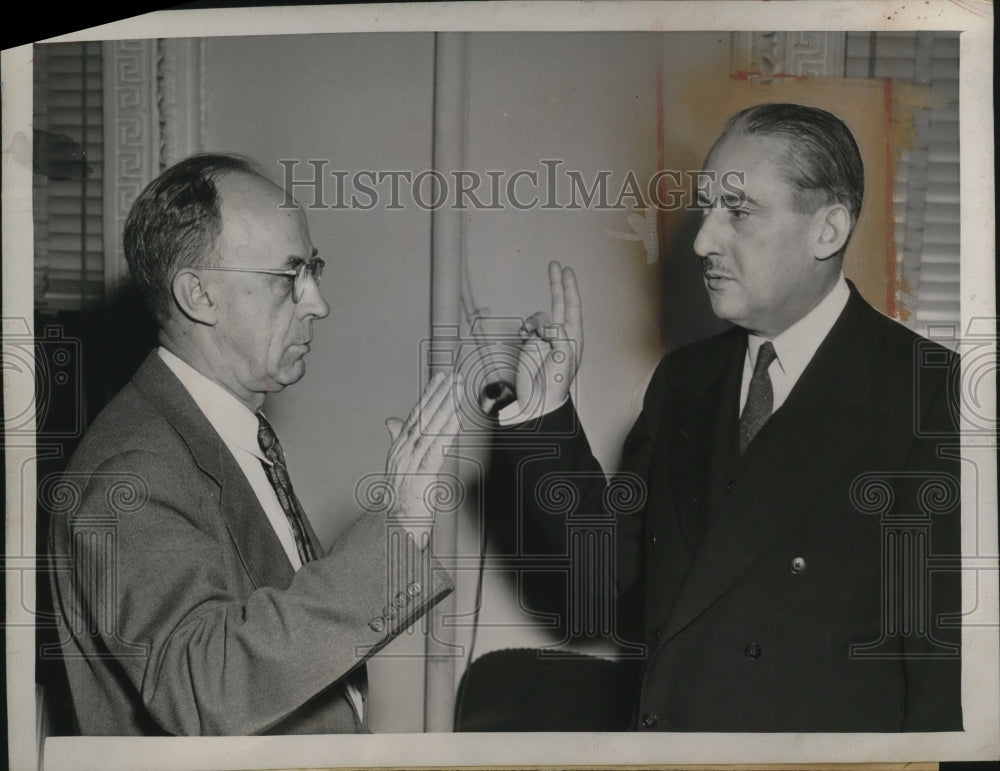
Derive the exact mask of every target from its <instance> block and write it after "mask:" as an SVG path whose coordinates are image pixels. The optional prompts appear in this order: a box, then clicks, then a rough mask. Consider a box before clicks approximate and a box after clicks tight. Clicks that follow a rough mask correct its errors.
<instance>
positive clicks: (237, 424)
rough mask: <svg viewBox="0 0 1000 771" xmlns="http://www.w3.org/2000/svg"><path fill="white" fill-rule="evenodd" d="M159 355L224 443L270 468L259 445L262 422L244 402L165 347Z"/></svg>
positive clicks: (157, 350) (161, 348) (159, 351)
mask: <svg viewBox="0 0 1000 771" xmlns="http://www.w3.org/2000/svg"><path fill="white" fill-rule="evenodd" d="M156 352H157V353H158V354H159V356H160V358H161V359H163V363H164V364H166V365H167V366H168V367H169V368H170V371H171V372H173V373H174V374H175V375H176V376H177V379H178V380H180V381H181V385H183V386H184V388H185V389H186V390H187V392H188V393H189V394H191V398H192V399H194V403H195V404H197V405H198V409H200V410H201V411H202V413H203V414H204V415H205V417H206V418H207V419H208V422H209V423H211V424H212V428H214V429H215V431H216V433H217V434H218V435H219V436H220V437H221V438H222V441H223V442H225V443H226V444H227V445H228V446H230V447H239V448H240V449H242V450H246V451H247V452H249V453H250V454H251V455H255V456H256V457H258V458H260V459H261V460H262V461H264V463H267V464H269V465H270V461H269V460H268V459H267V458H266V457H265V456H264V453H263V451H262V450H261V449H260V444H259V442H258V441H257V430H258V428H259V426H260V422H259V421H258V420H257V416H256V415H255V414H254V413H253V412H251V411H250V409H249V408H248V407H247V406H246V405H245V404H244V403H243V402H241V401H240V400H239V399H237V398H236V397H235V396H233V395H232V394H231V393H229V391H227V390H226V389H225V388H223V387H222V386H221V385H219V384H218V383H216V382H215V381H213V380H209V379H208V378H207V377H205V376H204V375H203V374H201V373H200V372H199V371H198V370H196V369H195V368H194V367H192V366H191V365H190V364H188V363H187V362H186V361H184V360H183V359H181V358H180V357H178V356H177V355H176V354H173V353H171V352H170V351H168V350H167V349H166V348H164V347H163V346H160V347H159V348H157V349H156Z"/></svg>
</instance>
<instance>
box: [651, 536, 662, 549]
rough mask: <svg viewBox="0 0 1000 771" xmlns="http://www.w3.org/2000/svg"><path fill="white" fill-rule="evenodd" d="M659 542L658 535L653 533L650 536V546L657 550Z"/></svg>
mask: <svg viewBox="0 0 1000 771" xmlns="http://www.w3.org/2000/svg"><path fill="white" fill-rule="evenodd" d="M659 542H660V541H659V539H658V538H657V537H656V533H651V534H650V536H649V545H650V547H651V548H653V549H655V548H656V544H658V543H659Z"/></svg>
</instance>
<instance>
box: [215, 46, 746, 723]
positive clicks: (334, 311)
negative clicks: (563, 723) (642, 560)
mask: <svg viewBox="0 0 1000 771" xmlns="http://www.w3.org/2000/svg"><path fill="white" fill-rule="evenodd" d="M467 51H468V60H467V69H466V75H467V89H466V94H467V96H466V137H465V154H466V159H467V162H466V168H467V169H469V170H476V171H479V172H480V173H485V172H486V171H487V170H502V171H504V172H505V173H506V174H507V175H509V174H513V173H514V172H515V171H516V170H518V169H527V170H532V169H534V170H536V171H538V172H539V173H540V174H544V166H542V165H541V163H540V162H541V161H542V160H555V159H558V160H561V161H562V162H563V163H562V165H561V167H560V173H564V172H565V171H566V170H570V169H572V170H577V171H579V172H581V173H582V174H583V176H584V179H585V180H586V181H587V182H588V184H589V182H590V181H591V180H592V179H593V175H594V174H595V173H596V172H597V171H599V170H605V169H606V170H609V171H611V172H612V173H611V176H610V178H609V190H610V191H611V197H612V198H615V197H617V192H618V190H619V186H620V185H621V184H622V182H623V180H624V177H625V175H626V174H627V173H628V172H629V171H631V172H633V173H634V174H635V176H636V178H637V179H638V180H639V181H640V183H641V184H642V185H643V186H645V184H646V181H647V180H648V179H649V177H650V176H651V175H652V174H653V173H654V172H655V171H656V170H657V168H658V167H659V164H661V163H663V164H666V165H667V167H676V164H677V163H680V162H681V161H682V160H683V161H684V162H688V161H687V159H689V158H695V157H697V158H699V159H700V156H701V155H702V154H703V153H704V150H705V149H706V147H705V142H706V141H707V139H708V138H707V137H705V136H697V135H694V136H692V135H685V133H684V132H683V131H682V130H680V129H679V128H676V127H674V128H672V124H671V121H670V114H671V109H672V105H675V104H680V103H682V95H684V89H686V88H688V89H689V88H690V87H691V85H692V83H697V82H699V81H701V82H704V83H706V84H712V83H717V82H719V79H722V80H725V79H726V78H727V77H728V64H729V36H728V34H725V33H705V34H690V33H687V34H685V35H683V36H679V35H663V34H647V33H629V34H617V33H595V34H591V33H565V34H561V33H544V34H543V33H510V34H485V33H483V34H470V35H469V39H468V48H467ZM204 69H205V73H206V105H205V106H206V111H207V112H206V123H205V126H206V131H205V149H207V150H235V151H239V152H244V153H247V154H249V155H251V156H253V157H254V158H256V159H257V160H258V161H260V162H261V163H262V164H263V165H264V167H265V168H266V169H267V170H268V171H270V172H272V173H273V175H274V176H275V177H276V178H280V177H281V176H282V173H283V172H282V169H281V167H280V166H279V165H278V164H277V161H278V160H279V159H289V158H292V159H300V160H301V161H303V163H300V165H299V166H298V168H297V170H296V177H297V178H298V179H302V178H305V177H310V176H311V175H312V173H313V172H312V168H311V167H310V166H308V165H306V164H305V163H304V161H306V160H309V159H329V162H330V163H329V166H328V167H327V168H328V169H344V170H350V171H352V172H353V171H356V170H360V169H375V170H390V169H406V170H412V171H413V172H414V173H417V172H419V171H421V170H424V169H430V168H432V152H431V151H432V137H433V133H432V132H433V128H432V127H433V87H434V37H433V35H430V34H384V35H349V34H345V35H329V36H300V37H270V38H246V37H239V38H212V39H208V40H206V41H205V58H204ZM658 89H660V96H659V97H658V94H657V92H658ZM710 93H711V90H710V89H706V94H708V95H710ZM660 104H662V105H663V107H664V109H663V114H662V115H661V114H660V107H659V105H660ZM658 134H660V135H662V136H663V137H665V139H664V142H663V144H662V145H661V144H660V143H659V140H658ZM565 183H566V180H565V179H563V180H562V182H561V183H560V184H561V187H560V191H559V198H560V200H566V199H568V187H567V186H566V184H565ZM295 194H296V197H297V198H298V199H299V200H300V202H301V203H303V205H306V206H308V205H309V204H310V203H311V202H312V200H313V193H312V191H310V190H309V189H307V188H297V189H296V191H295ZM328 202H329V201H328V200H327V201H324V203H328ZM410 203H411V204H412V201H410ZM633 213H635V212H633V210H632V209H631V208H630V209H629V210H628V211H593V210H588V209H583V210H579V211H571V210H559V211H543V210H540V209H538V208H535V209H533V210H530V211H516V210H513V209H511V208H509V207H507V208H505V209H504V210H502V211H482V210H481V211H469V212H467V213H465V214H464V215H462V216H463V217H464V226H465V254H466V258H467V261H468V266H469V278H470V283H471V288H472V293H473V296H474V300H475V302H476V304H477V305H478V306H480V307H483V306H487V307H489V308H490V309H492V312H493V314H494V315H497V316H509V317H518V316H526V315H528V314H530V313H531V312H533V311H535V310H537V309H547V308H548V307H549V289H548V281H547V278H546V263H547V262H548V261H549V260H550V259H558V260H561V261H562V262H564V263H565V264H568V265H572V266H573V268H574V269H575V270H576V273H577V276H578V278H579V281H580V286H581V292H582V295H583V308H584V325H585V330H586V345H585V354H584V364H583V368H582V369H581V371H580V374H579V377H578V378H577V383H576V387H575V389H574V394H575V399H576V403H577V406H578V408H579V412H580V415H581V418H582V421H583V424H584V426H585V428H586V430H587V433H588V435H589V437H590V440H591V443H592V446H593V448H594V451H595V453H596V455H597V456H598V458H599V459H600V460H601V461H602V463H604V464H605V467H606V469H607V470H611V469H612V468H613V467H614V465H615V464H616V462H617V459H618V453H619V450H620V446H621V441H622V439H623V438H624V435H625V433H626V431H627V429H628V427H629V425H630V424H631V423H632V421H633V420H634V419H635V417H636V415H637V414H638V411H639V407H640V405H641V400H642V395H643V391H644V389H645V384H646V381H647V380H648V377H649V375H650V373H651V371H652V369H653V367H654V366H655V364H656V362H657V361H658V360H659V358H660V356H661V352H662V349H663V346H664V344H665V343H667V342H669V341H666V340H665V339H664V336H663V334H662V331H661V326H662V319H661V315H662V313H661V311H662V308H661V287H660V284H661V276H662V270H663V266H662V265H661V262H660V259H659V258H660V254H659V252H658V251H656V250H654V251H652V252H650V251H647V249H646V248H645V246H644V244H643V243H642V242H641V241H634V240H625V239H623V238H622V237H621V236H622V234H629V233H634V232H635V231H634V230H633V228H632V226H631V225H630V224H629V220H628V215H630V214H633ZM638 214H640V215H643V214H644V212H642V211H641V210H639V211H638ZM307 216H308V219H309V224H310V229H311V233H312V237H313V240H314V242H315V243H316V245H317V246H318V248H319V249H320V253H321V256H323V257H324V259H326V260H327V269H326V273H325V275H324V279H323V285H322V286H323V292H324V295H325V296H326V298H327V300H328V301H329V303H330V306H331V314H330V316H329V317H328V318H327V319H326V320H324V321H321V322H318V326H317V329H316V335H315V340H314V344H313V350H312V353H311V354H310V356H309V358H308V359H307V367H308V371H307V375H306V377H305V379H304V380H303V381H302V382H300V383H299V384H297V385H295V386H294V387H293V388H290V389H289V390H288V391H287V392H286V393H282V394H278V395H276V396H273V397H271V398H269V400H268V404H267V405H266V409H267V411H268V414H269V415H270V416H271V417H272V419H273V423H274V425H275V428H276V430H277V431H278V433H279V435H280V436H281V438H282V442H283V444H284V446H285V448H286V454H287V456H288V460H289V466H290V468H291V470H292V475H293V480H294V483H295V486H296V490H297V492H298V494H299V497H300V498H301V499H302V501H303V504H304V505H305V507H306V509H307V511H309V512H310V517H311V519H312V520H313V522H314V523H315V525H316V528H317V531H318V532H319V534H320V536H321V538H322V539H323V540H324V541H325V542H326V543H330V542H331V541H332V540H333V539H334V538H335V537H336V536H337V534H338V533H340V532H342V531H343V530H344V529H345V528H346V527H347V526H348V525H349V524H350V523H351V522H352V521H353V520H354V519H355V518H356V517H357V516H358V515H359V513H360V508H359V507H358V506H357V504H356V503H355V501H354V494H355V492H354V491H355V485H356V484H357V483H358V482H359V480H361V479H362V478H364V477H365V476H366V475H369V474H372V473H378V472H380V471H381V470H382V469H383V466H384V459H385V452H386V449H387V448H388V443H389V442H388V435H387V433H386V430H385V428H384V427H383V421H384V419H385V418H386V417H388V416H390V415H398V416H404V415H405V413H406V411H408V410H409V408H410V406H411V405H412V404H413V403H414V402H415V400H416V399H417V397H418V395H419V392H420V389H421V386H422V384H423V381H424V371H423V369H422V364H421V348H422V345H424V341H425V340H426V339H427V337H428V335H429V332H430V291H431V284H430V281H431V277H430V228H431V214H430V212H428V211H425V210H422V209H420V208H419V207H416V206H413V205H409V206H406V207H405V208H404V209H402V210H396V211H387V210H385V209H384V207H382V206H379V207H377V208H376V209H374V210H372V211H370V212H363V211H333V210H329V209H326V210H318V209H308V210H307ZM661 224H662V223H661ZM641 227H644V226H641ZM652 227H653V228H654V230H655V229H656V227H657V223H655V222H653V223H652ZM616 234H617V235H616ZM692 291H694V292H697V293H701V294H703V289H702V288H701V286H700V282H699V284H698V285H695V286H694V287H693V290H692ZM512 324H515V325H516V322H508V323H506V324H504V323H498V324H497V326H495V327H494V329H499V330H501V331H504V330H507V331H513V330H512V327H511V325H512ZM465 452H466V454H467V455H468V457H469V458H470V459H472V461H473V462H470V463H462V464H460V469H461V470H462V472H463V473H464V474H465V476H466V479H467V481H470V482H471V483H472V484H471V485H470V488H469V489H470V490H472V491H474V490H475V489H476V483H477V482H478V481H479V478H480V477H481V476H482V470H481V469H477V468H476V463H478V462H481V461H482V459H483V455H484V454H483V453H482V452H477V451H465ZM461 516H462V518H461V523H460V524H461V526H460V540H459V553H458V555H457V556H458V558H459V562H461V569H460V570H456V578H457V582H458V592H457V609H458V613H459V614H460V615H462V618H461V619H459V620H458V621H457V622H456V627H457V628H456V630H455V636H456V638H457V642H458V643H459V644H460V647H459V648H457V649H456V668H455V678H456V686H457V683H458V679H459V678H460V677H461V674H462V672H463V671H464V666H465V663H466V662H467V660H468V658H469V656H470V654H471V650H470V646H469V643H470V642H471V636H472V623H473V621H474V620H475V619H476V615H475V591H476V577H477V570H476V567H477V565H478V552H479V544H480V536H481V530H480V527H479V510H478V502H475V501H473V502H471V503H469V504H467V505H466V507H465V508H464V510H463V512H462V515H461ZM514 586H515V582H514V576H513V575H512V574H511V573H501V572H496V571H487V573H486V575H485V580H484V586H483V604H482V607H481V610H480V612H479V615H478V621H479V625H480V626H479V632H478V639H477V643H476V648H475V656H479V655H481V654H482V653H484V652H487V651H489V650H494V649H497V648H504V647H526V646H530V647H535V646H538V645H542V644H546V643H551V642H552V638H551V636H550V634H549V633H548V632H547V631H545V630H544V629H540V628H538V625H537V622H536V621H534V620H532V619H531V618H530V617H529V616H527V615H526V614H525V613H523V611H522V610H521V608H520V606H519V602H518V598H517V596H516V591H515V590H514ZM423 650H424V639H423V636H422V634H421V633H420V631H419V629H418V630H412V631H411V632H410V633H408V634H404V635H403V636H402V637H401V638H400V639H399V640H397V641H395V642H394V643H393V644H392V645H390V646H388V647H387V648H386V650H385V651H384V652H383V653H382V654H380V655H379V656H378V657H376V659H375V660H373V661H372V663H371V666H370V677H371V699H370V702H369V707H370V709H371V723H372V728H373V730H375V731H419V730H422V727H423V686H424V679H423V660H422V658H421V655H422V653H423ZM603 652H606V653H607V652H610V649H608V650H603Z"/></svg>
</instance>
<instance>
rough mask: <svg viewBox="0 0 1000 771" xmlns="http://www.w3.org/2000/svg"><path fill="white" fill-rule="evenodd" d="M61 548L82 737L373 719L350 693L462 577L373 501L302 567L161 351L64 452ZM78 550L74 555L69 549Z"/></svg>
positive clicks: (337, 726) (61, 610) (61, 589)
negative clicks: (67, 455)
mask: <svg viewBox="0 0 1000 771" xmlns="http://www.w3.org/2000/svg"><path fill="white" fill-rule="evenodd" d="M61 484H62V487H61V488H60V492H61V494H60V495H56V496H53V499H54V501H55V502H56V505H55V506H54V508H55V509H56V510H54V511H53V516H52V529H51V533H50V548H51V550H52V554H53V556H54V557H55V558H56V561H57V562H59V561H60V558H62V562H63V563H64V564H69V565H71V566H72V567H71V568H65V569H56V570H54V571H53V576H52V586H53V602H54V605H55V609H56V613H57V615H58V616H59V617H60V619H61V622H62V623H63V624H64V628H63V629H62V630H61V638H60V639H61V649H62V651H61V652H62V655H63V657H64V661H65V665H66V670H67V675H68V679H69V684H70V690H71V696H72V700H73V705H74V708H75V710H76V714H77V718H78V721H79V724H80V728H81V731H82V732H83V733H84V734H99V735H129V734H161V733H168V734H188V735H204V734H230V735H241V734H252V733H264V732H267V733H339V732H356V731H364V730H366V726H365V725H363V724H361V723H360V722H359V721H358V719H357V716H356V714H355V711H354V709H353V708H352V706H351V704H350V702H349V700H348V697H347V695H346V693H345V691H344V688H343V686H344V683H345V682H346V681H347V678H351V679H352V682H353V683H355V684H357V685H358V686H359V687H361V689H362V691H364V690H365V689H366V678H365V674H364V662H365V661H366V659H367V658H368V657H370V656H371V655H372V654H373V653H375V652H377V651H378V650H379V649H380V648H382V647H383V646H384V645H385V644H386V643H388V642H389V641H390V640H391V639H393V637H395V636H396V635H397V634H399V633H400V632H401V631H403V630H404V629H406V628H407V627H408V626H410V625H411V624H412V623H413V622H414V621H415V620H416V619H418V618H419V617H420V616H421V615H422V614H423V613H425V612H426V611H427V610H428V609H429V608H430V607H431V606H432V605H434V604H435V603H436V602H437V601H438V600H440V599H441V598H442V597H444V596H445V595H446V594H448V593H449V592H450V591H451V590H452V588H453V585H452V583H451V580H450V578H449V576H448V574H447V573H446V571H444V570H443V569H442V568H441V566H440V565H439V564H438V563H437V562H436V561H435V560H434V559H433V557H431V556H430V555H429V554H428V553H427V552H426V551H421V550H420V549H419V548H418V547H417V546H416V544H415V543H414V541H413V539H412V538H411V537H410V536H408V535H407V534H406V533H405V531H403V530H402V529H401V528H400V527H399V525H398V524H394V523H393V522H392V521H391V520H388V519H387V518H386V516H385V515H384V514H382V513H378V512H366V513H364V514H362V515H361V517H360V518H359V519H358V521H357V522H356V523H355V524H354V525H353V526H352V527H351V528H350V529H349V530H348V531H347V532H346V533H345V534H344V535H343V536H342V537H341V538H340V539H339V540H338V541H337V542H336V543H335V544H333V546H332V547H331V548H330V550H329V551H328V552H327V553H325V554H324V553H323V549H322V547H321V546H320V544H319V542H318V540H317V539H316V535H315V533H314V532H313V531H312V529H311V528H308V531H309V532H308V536H309V538H310V539H311V540H312V541H313V544H314V546H315V547H316V548H317V553H318V554H320V555H322V556H321V557H320V558H318V559H317V560H315V561H314V562H310V563H308V564H306V565H304V566H303V567H302V568H301V569H299V570H298V571H297V572H296V571H294V570H293V569H292V566H291V564H290V563H289V561H288V558H287V556H286V555H285V552H284V550H283V549H282V547H281V544H280V543H279V542H278V539H277V536H276V535H275V534H274V530H273V529H272V527H271V525H270V524H269V522H268V520H267V517H266V515H265V514H264V511H263V510H262V509H261V506H260V504H259V502H258V501H257V497H256V496H255V494H254V492H253V489H252V488H251V487H250V485H249V483H248V482H247V481H246V478H245V476H244V475H243V472H242V471H241V470H240V468H239V466H238V464H237V463H236V461H235V459H234V458H233V457H232V455H231V454H230V452H229V450H228V449H227V448H226V446H225V444H224V443H223V441H222V440H221V438H220V437H219V436H218V434H216V433H215V431H214V430H213V429H212V427H211V425H210V424H209V423H208V421H207V420H206V418H205V417H204V415H203V414H202V413H201V411H200V410H199V409H198V407H197V406H196V404H195V403H194V401H193V400H192V399H191V397H190V395H189V394H188V393H187V391H186V390H185V389H184V387H183V386H182V385H181V383H180V382H179V381H178V380H177V378H176V377H175V376H174V375H173V373H172V372H171V371H170V370H169V368H168V367H167V366H166V365H165V364H164V363H163V361H162V360H161V359H160V357H159V356H157V355H156V354H155V352H154V353H152V354H150V356H149V357H148V358H147V359H146V361H145V363H144V364H143V365H142V367H140V369H139V370H138V372H137V373H136V374H135V376H134V377H133V378H132V381H131V382H130V383H129V384H128V385H126V386H125V388H124V389H122V391H121V392H120V393H119V394H118V395H117V396H116V397H115V398H114V399H113V400H112V401H111V403H110V404H109V405H108V406H107V407H106V408H105V410H104V411H103V412H102V413H101V414H100V415H99V416H98V418H97V420H95V421H94V424H93V425H92V426H91V428H90V429H89V431H88V432H87V434H86V436H85V437H84V438H83V441H82V442H81V444H80V446H79V448H78V449H77V451H76V453H75V454H74V455H73V458H72V460H71V461H70V464H69V467H68V469H67V472H66V474H65V476H64V478H63V480H62V483H61ZM66 558H68V559H66Z"/></svg>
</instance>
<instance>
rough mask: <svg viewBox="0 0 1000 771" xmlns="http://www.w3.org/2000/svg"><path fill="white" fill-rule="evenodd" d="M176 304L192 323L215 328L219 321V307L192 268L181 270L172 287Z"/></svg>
mask: <svg viewBox="0 0 1000 771" xmlns="http://www.w3.org/2000/svg"><path fill="white" fill-rule="evenodd" d="M170 289H171V292H172V294H173V297H174V302H175V303H177V307H178V308H180V309H181V311H182V312H183V313H184V315H185V316H187V317H188V318H189V319H191V321H194V322H197V323H199V324H206V325H208V326H215V324H216V323H217V322H218V320H219V313H218V307H217V306H216V304H215V303H214V302H213V301H212V297H211V295H210V294H209V292H208V287H206V286H205V285H204V284H203V283H202V281H201V276H199V275H198V273H197V272H196V271H194V270H191V269H190V268H181V269H180V270H179V271H177V274H176V275H175V276H174V280H173V282H172V283H171V285H170Z"/></svg>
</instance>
